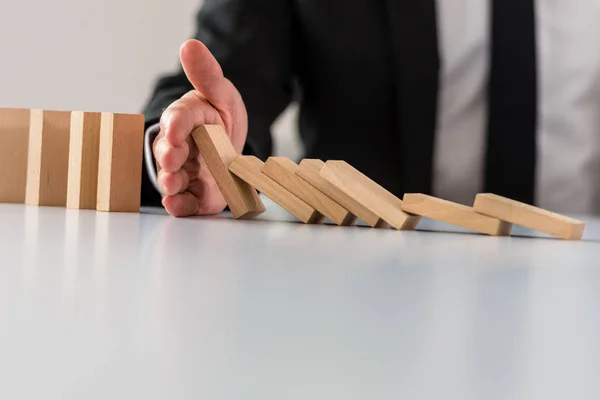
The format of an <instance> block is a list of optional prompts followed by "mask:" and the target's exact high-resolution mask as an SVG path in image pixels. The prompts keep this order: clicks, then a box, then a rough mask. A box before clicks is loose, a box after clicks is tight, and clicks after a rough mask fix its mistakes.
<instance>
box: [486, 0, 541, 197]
mask: <svg viewBox="0 0 600 400" xmlns="http://www.w3.org/2000/svg"><path fill="white" fill-rule="evenodd" d="M535 25H536V24H535V6H534V0H492V27H491V43H492V45H491V64H490V65H491V69H490V82H489V93H488V96H489V104H488V107H489V108H488V112H489V114H488V118H489V125H488V142H487V159H486V179H485V191H487V192H493V193H496V194H499V195H502V196H506V197H509V198H512V199H515V200H520V201H523V202H526V203H529V204H533V203H534V201H535V198H534V191H535V165H536V127H537V82H536V79H537V77H536V76H537V73H536V68H537V66H536V35H535Z"/></svg>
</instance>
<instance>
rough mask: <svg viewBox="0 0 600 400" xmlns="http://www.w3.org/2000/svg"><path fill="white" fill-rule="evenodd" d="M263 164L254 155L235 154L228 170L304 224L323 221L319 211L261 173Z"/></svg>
mask: <svg viewBox="0 0 600 400" xmlns="http://www.w3.org/2000/svg"><path fill="white" fill-rule="evenodd" d="M264 165H265V164H264V163H263V162H262V161H260V160H259V159H258V158H256V157H254V156H237V157H236V158H235V159H234V160H233V162H232V163H231V165H230V166H229V170H230V171H231V172H232V173H234V174H235V175H237V176H238V177H239V178H240V179H242V180H243V181H245V182H246V183H248V184H249V185H252V186H253V187H255V188H257V189H258V190H259V191H260V192H262V193H263V194H264V195H265V196H267V197H268V198H270V199H271V200H273V201H274V202H275V203H277V204H279V205H280V206H281V207H283V208H284V209H285V210H287V211H288V212H289V213H290V214H292V215H293V216H295V217H296V218H298V219H299V220H300V221H302V222H304V223H305V224H317V223H320V222H322V221H323V219H324V217H323V215H322V214H321V213H319V212H318V211H317V210H315V209H314V208H313V207H311V206H310V205H308V204H307V203H306V202H304V201H303V200H300V199H299V198H298V197H297V196H295V195H293V194H292V193H291V192H289V191H288V190H287V189H286V188H284V187H283V186H281V185H280V184H278V183H277V182H275V181H274V180H273V179H271V178H269V177H268V176H267V175H265V174H263V173H262V168H263V166H264Z"/></svg>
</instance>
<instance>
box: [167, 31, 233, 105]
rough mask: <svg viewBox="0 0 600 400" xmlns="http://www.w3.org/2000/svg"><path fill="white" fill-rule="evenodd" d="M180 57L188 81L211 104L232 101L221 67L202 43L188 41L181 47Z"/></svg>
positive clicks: (230, 91) (229, 88)
mask: <svg viewBox="0 0 600 400" xmlns="http://www.w3.org/2000/svg"><path fill="white" fill-rule="evenodd" d="M179 56H180V58H181V66H182V67H183V70H184V72H185V74H186V76H187V78H188V80H189V81H190V83H191V84H192V86H194V89H196V90H197V91H198V92H199V93H200V94H201V95H202V96H203V97H205V98H206V99H208V101H209V102H211V103H213V104H219V103H228V102H229V101H230V100H231V99H232V95H233V93H232V90H231V87H230V85H228V84H227V80H226V79H225V78H224V76H223V70H222V69H221V66H220V65H219V63H218V61H217V60H216V59H215V57H214V56H213V55H212V53H211V52H210V51H209V50H208V48H207V47H206V46H205V45H204V44H203V43H202V42H200V41H198V40H188V41H186V42H185V43H184V44H183V45H182V46H181V50H180V52H179Z"/></svg>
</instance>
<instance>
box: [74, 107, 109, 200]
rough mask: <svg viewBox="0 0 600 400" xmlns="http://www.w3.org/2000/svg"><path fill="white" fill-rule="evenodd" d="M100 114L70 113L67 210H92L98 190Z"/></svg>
mask: <svg viewBox="0 0 600 400" xmlns="http://www.w3.org/2000/svg"><path fill="white" fill-rule="evenodd" d="M100 119H101V114H100V113H88V112H85V113H84V112H81V111H73V112H72V113H71V140H70V143H71V144H70V146H69V176H68V185H67V207H68V208H74V209H83V210H93V209H95V208H96V200H97V197H96V196H97V191H98V154H99V149H100Z"/></svg>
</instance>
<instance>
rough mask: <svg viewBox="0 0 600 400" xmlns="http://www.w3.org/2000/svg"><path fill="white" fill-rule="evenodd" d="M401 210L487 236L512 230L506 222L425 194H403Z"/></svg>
mask: <svg viewBox="0 0 600 400" xmlns="http://www.w3.org/2000/svg"><path fill="white" fill-rule="evenodd" d="M402 209H403V210H404V211H406V212H409V213H411V214H415V215H420V216H422V217H427V218H431V219H435V220H437V221H442V222H446V223H448V224H452V225H458V226H462V227H464V228H467V229H472V230H474V231H477V232H481V233H485V234H487V235H493V236H508V235H510V232H511V230H512V225H511V224H510V223H508V222H504V221H501V220H499V219H496V218H492V217H488V216H486V215H482V214H479V213H476V212H475V210H473V208H471V207H467V206H464V205H462V204H458V203H453V202H451V201H446V200H442V199H438V198H436V197H432V196H428V195H426V194H420V193H415V194H412V193H411V194H409V193H407V194H405V195H404V199H403V202H402Z"/></svg>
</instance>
